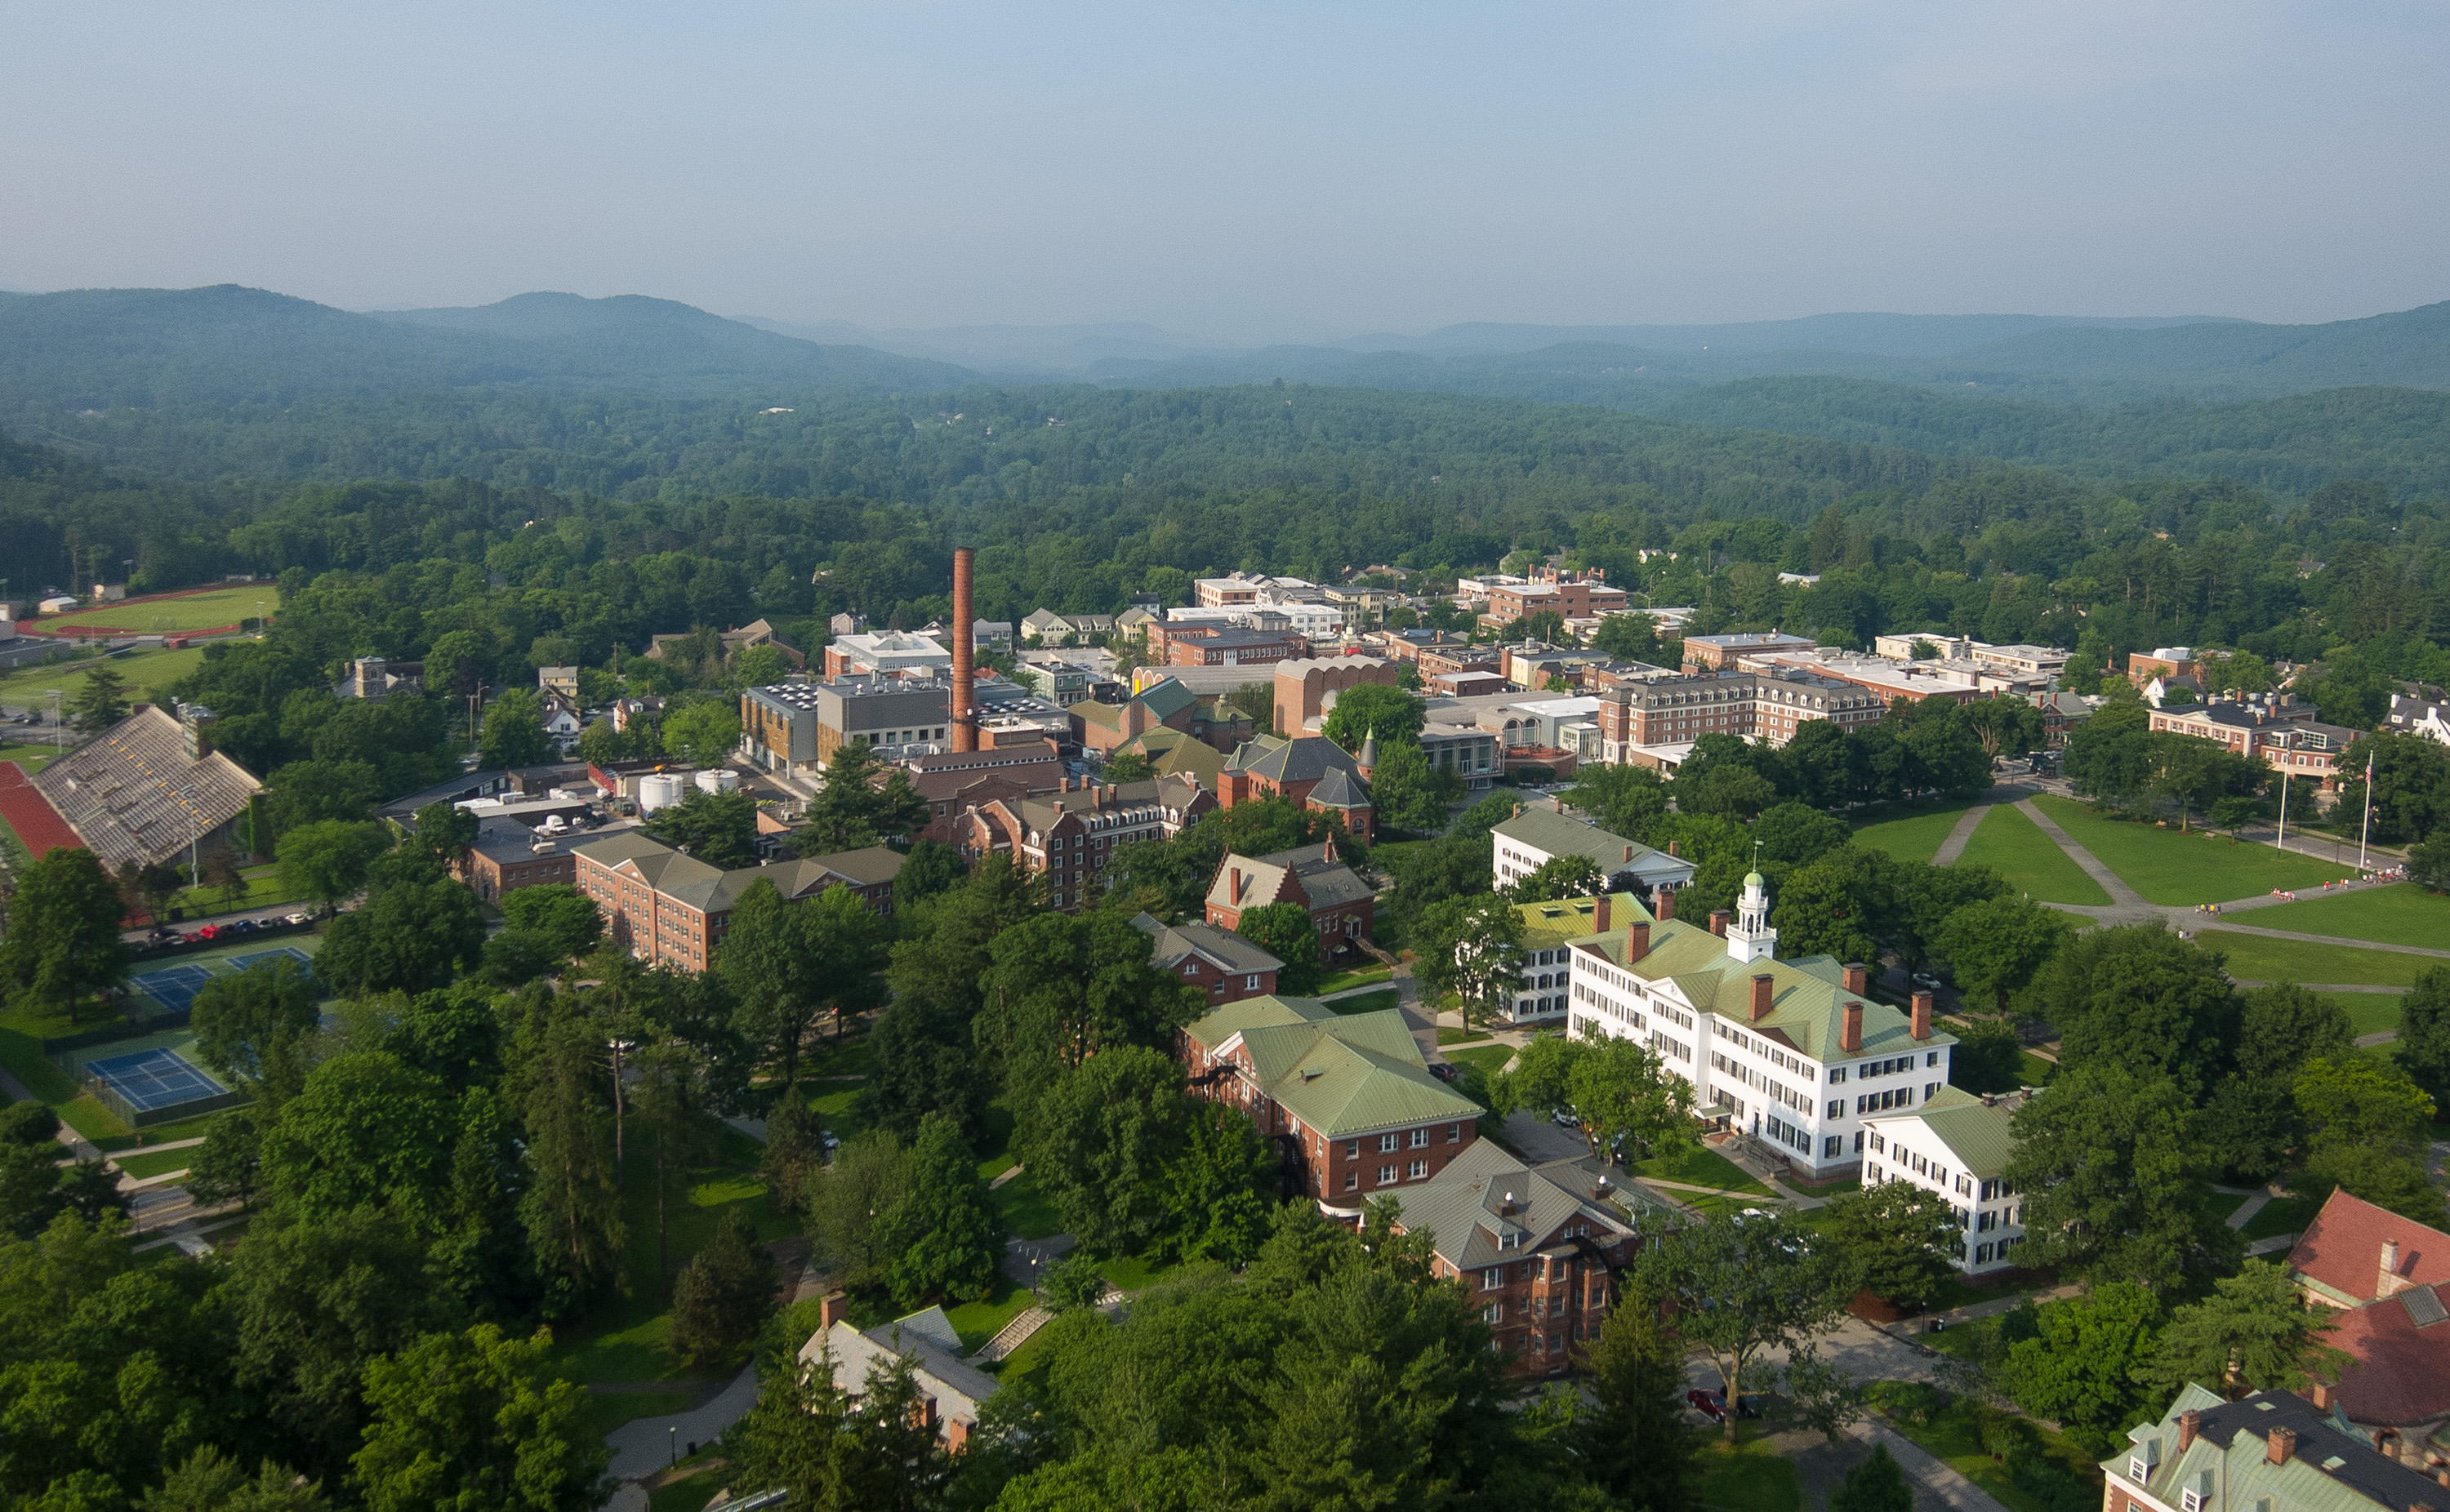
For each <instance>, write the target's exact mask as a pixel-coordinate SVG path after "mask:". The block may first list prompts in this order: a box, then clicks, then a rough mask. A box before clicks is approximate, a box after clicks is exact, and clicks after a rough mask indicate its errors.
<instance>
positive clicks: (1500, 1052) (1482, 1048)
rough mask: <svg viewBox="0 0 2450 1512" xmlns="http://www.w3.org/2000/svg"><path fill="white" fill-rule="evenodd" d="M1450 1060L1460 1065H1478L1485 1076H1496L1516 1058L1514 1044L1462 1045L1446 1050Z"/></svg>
mask: <svg viewBox="0 0 2450 1512" xmlns="http://www.w3.org/2000/svg"><path fill="white" fill-rule="evenodd" d="M1444 1054H1445V1056H1446V1057H1447V1058H1448V1059H1449V1060H1451V1061H1454V1062H1455V1063H1457V1064H1458V1065H1465V1066H1477V1067H1479V1068H1480V1074H1481V1075H1482V1076H1496V1075H1497V1074H1498V1073H1499V1072H1501V1071H1504V1070H1505V1069H1506V1063H1507V1061H1509V1060H1511V1059H1513V1058H1514V1047H1513V1046H1512V1045H1498V1044H1489V1045H1462V1046H1458V1047H1456V1048H1455V1049H1452V1050H1449V1051H1446V1052H1444Z"/></svg>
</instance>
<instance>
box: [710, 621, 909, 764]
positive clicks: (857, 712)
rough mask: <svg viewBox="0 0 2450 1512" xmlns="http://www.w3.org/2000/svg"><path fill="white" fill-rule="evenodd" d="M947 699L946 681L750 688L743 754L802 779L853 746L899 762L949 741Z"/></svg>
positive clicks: (744, 706) (743, 700)
mask: <svg viewBox="0 0 2450 1512" xmlns="http://www.w3.org/2000/svg"><path fill="white" fill-rule="evenodd" d="M826 649H827V651H828V652H830V651H831V650H832V648H831V647H828V648H826ZM951 697H952V690H951V688H950V686H949V685H948V684H945V683H942V682H928V681H918V682H897V681H894V680H891V679H888V678H847V679H845V680H843V681H840V682H831V683H777V684H774V685H772V686H771V687H767V688H749V690H748V691H746V692H744V693H742V694H741V695H740V749H741V754H743V755H744V756H746V757H747V758H748V759H749V764H750V765H751V766H756V767H759V768H760V769H762V770H765V771H769V772H779V773H781V774H783V775H784V776H787V777H796V778H800V779H802V780H804V781H805V780H813V779H814V778H816V777H817V776H818V775H819V774H820V773H821V772H822V771H823V770H824V768H825V765H826V762H828V761H830V760H832V759H833V754H834V752H835V751H837V750H840V749H841V748H842V747H843V746H846V745H849V744H850V743H851V742H853V741H865V742H866V743H867V744H868V745H869V746H873V747H875V749H876V752H877V754H878V755H880V756H883V757H885V759H887V760H899V759H901V758H902V757H903V756H904V755H916V754H918V753H920V752H921V751H923V750H932V749H936V748H939V747H941V746H943V744H944V743H945V742H946V740H947V739H948V738H949V736H950V734H951V723H952V722H951V715H950V708H951Z"/></svg>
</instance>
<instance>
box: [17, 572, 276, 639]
mask: <svg viewBox="0 0 2450 1512" xmlns="http://www.w3.org/2000/svg"><path fill="white" fill-rule="evenodd" d="M280 607H281V595H280V594H279V593H278V592H276V591H273V587H272V585H271V584H270V583H248V584H245V585H244V586H243V587H238V588H217V589H214V590H213V591H211V592H209V593H188V594H185V595H182V596H181V597H178V598H162V599H154V600H151V601H149V602H146V603H139V604H105V605H102V606H101V607H99V608H95V609H84V610H78V611H76V612H74V613H71V614H55V615H50V616H49V617H47V618H46V619H45V620H44V621H43V623H44V624H46V625H63V626H66V625H82V626H86V627H87V628H89V629H100V630H122V631H125V632H126V633H128V634H131V635H151V634H157V633H164V632H166V633H170V634H176V633H178V632H179V631H181V630H213V629H216V628H218V627H220V626H223V625H236V624H238V623H239V622H240V621H242V620H250V619H271V618H273V617H274V616H275V614H276V613H277V612H278V611H279V610H280Z"/></svg>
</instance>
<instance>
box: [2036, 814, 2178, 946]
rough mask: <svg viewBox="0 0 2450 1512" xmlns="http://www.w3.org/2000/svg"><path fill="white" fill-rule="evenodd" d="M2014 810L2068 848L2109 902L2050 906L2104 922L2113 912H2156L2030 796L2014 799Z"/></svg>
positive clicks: (2125, 880)
mask: <svg viewBox="0 0 2450 1512" xmlns="http://www.w3.org/2000/svg"><path fill="white" fill-rule="evenodd" d="M2016 812H2018V813H2020V814H2022V815H2024V816H2025V817H2026V818H2027V819H2030V820H2032V822H2033V824H2034V825H2035V826H2036V827H2038V828H2039V829H2040V830H2041V832H2042V833H2043V834H2045V835H2048V836H2049V837H2050V838H2051V843H2052V844H2054V845H2056V846H2058V848H2059V849H2061V850H2063V851H2065V852H2067V857H2068V860H2070V861H2071V862H2074V863H2076V864H2077V865H2078V866H2080V867H2082V868H2083V869H2084V874H2085V875H2086V876H2088V877H2090V878H2091V879H2092V880H2093V881H2094V882H2099V883H2101V890H2102V891H2103V892H2106V893H2108V894H2109V895H2110V907H2108V908H2100V907H2080V906H2078V905H2076V904H2072V903H2060V904H2054V905H2053V906H2055V907H2063V908H2068V909H2071V910H2072V911H2074V912H2077V913H2086V914H2090V915H2092V916H2093V917H2094V918H2096V919H2101V920H2103V921H2105V922H2106V921H2108V920H2109V918H2110V916H2111V915H2113V914H2122V913H2132V914H2134V915H2135V916H2137V918H2138V919H2140V918H2141V917H2142V916H2144V915H2146V914H2155V915H2157V914H2158V912H2159V910H2158V908H2157V907H2156V906H2155V905H2153V904H2151V903H2148V902H2146V901H2144V895H2143V894H2141V893H2139V892H2137V891H2136V890H2135V889H2134V888H2132V887H2129V886H2128V885H2127V879H2126V878H2124V877H2121V876H2119V875H2118V874H2117V873H2116V872H2114V871H2111V870H2110V868H2109V867H2108V866H2107V865H2105V864H2104V863H2102V862H2101V861H2100V859H2099V858H2097V857H2095V856H2094V855H2093V853H2092V852H2090V851H2089V850H2087V849H2085V848H2084V847H2083V846H2082V845H2079V844H2077V843H2075V837H2074V836H2073V835H2071V834H2069V833H2068V832H2067V831H2066V830H2064V829H2061V828H2060V827H2059V826H2058V824H2057V822H2056V821H2054V820H2052V819H2051V816H2050V815H2048V814H2045V813H2043V812H2042V811H2041V809H2040V807H2039V806H2037V805H2036V804H2034V803H2033V801H2032V799H2030V798H2019V799H2017V800H2016ZM2135 921H2136V920H2135V919H2129V918H2121V919H2119V921H2118V922H2120V923H2132V922H2135Z"/></svg>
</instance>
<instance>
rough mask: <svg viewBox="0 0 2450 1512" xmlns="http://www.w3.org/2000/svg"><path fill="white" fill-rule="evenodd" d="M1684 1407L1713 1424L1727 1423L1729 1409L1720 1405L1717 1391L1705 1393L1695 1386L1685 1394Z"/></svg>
mask: <svg viewBox="0 0 2450 1512" xmlns="http://www.w3.org/2000/svg"><path fill="white" fill-rule="evenodd" d="M1684 1405H1686V1406H1688V1407H1691V1408H1692V1409H1693V1410H1694V1411H1696V1412H1699V1413H1700V1414H1701V1416H1703V1417H1705V1418H1708V1419H1709V1420H1710V1421H1711V1422H1713V1423H1724V1422H1726V1421H1727V1409H1726V1408H1725V1407H1722V1406H1721V1405H1719V1394H1718V1393H1717V1392H1715V1391H1704V1390H1702V1389H1701V1387H1700V1386H1695V1387H1694V1388H1693V1389H1692V1390H1690V1391H1687V1392H1685V1393H1684Z"/></svg>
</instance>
